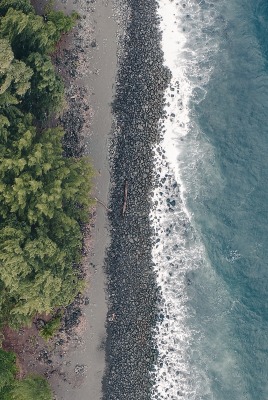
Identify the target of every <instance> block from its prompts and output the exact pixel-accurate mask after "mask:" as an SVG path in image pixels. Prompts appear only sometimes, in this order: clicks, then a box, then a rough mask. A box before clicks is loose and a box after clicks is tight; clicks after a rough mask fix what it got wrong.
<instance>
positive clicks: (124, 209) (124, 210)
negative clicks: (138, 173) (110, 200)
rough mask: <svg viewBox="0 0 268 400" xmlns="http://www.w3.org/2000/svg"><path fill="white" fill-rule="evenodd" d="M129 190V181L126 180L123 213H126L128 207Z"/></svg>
mask: <svg viewBox="0 0 268 400" xmlns="http://www.w3.org/2000/svg"><path fill="white" fill-rule="evenodd" d="M127 190H128V182H127V181H126V182H125V189H124V203H123V209H122V215H123V216H124V215H125V212H126V209H127Z"/></svg>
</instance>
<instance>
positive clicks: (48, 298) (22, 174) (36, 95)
mask: <svg viewBox="0 0 268 400" xmlns="http://www.w3.org/2000/svg"><path fill="white" fill-rule="evenodd" d="M77 18H78V16H77V15H76V14H72V15H70V16H66V15H64V13H62V12H59V11H53V10H52V9H50V10H47V12H46V14H45V15H44V16H39V15H36V13H35V11H34V9H33V7H32V5H31V3H30V1H29V0H1V1H0V327H3V326H10V327H12V328H13V329H19V328H20V327H22V326H27V325H29V324H31V322H32V319H33V318H34V317H35V316H36V315H37V314H40V313H46V314H49V313H52V312H53V311H54V310H56V309H59V308H60V307H64V306H66V305H68V304H70V303H71V302H72V301H73V300H74V298H75V296H76V295H77V294H78V292H79V291H81V290H82V288H83V280H82V278H81V277H80V275H79V268H78V265H79V263H80V261H81V253H82V251H81V250H82V231H81V227H82V226H83V224H84V223H85V222H86V221H87V217H88V208H89V206H90V203H91V200H90V196H89V193H90V177H91V176H92V168H91V165H90V163H89V162H88V160H87V159H85V158H74V157H72V158H70V157H64V156H63V145H62V138H63V135H64V131H63V129H62V128H61V127H55V128H49V127H48V128H43V126H46V123H45V121H47V120H48V118H49V117H50V116H54V117H57V115H59V113H60V112H61V111H62V109H63V107H64V85H63V82H62V80H61V78H60V77H59V76H58V75H57V74H56V72H55V69H54V66H53V64H52V60H51V55H52V54H53V52H54V51H55V48H56V44H57V43H58V41H59V40H60V38H61V37H62V35H63V34H65V33H67V32H68V31H69V30H70V29H72V27H73V26H74V25H75V23H76V20H77ZM17 372H18V371H17V364H16V356H15V354H13V353H12V352H6V351H4V350H3V349H0V398H1V400H50V399H52V394H51V390H50V388H49V386H48V384H47V382H46V380H44V379H43V378H42V377H39V376H28V377H26V378H24V379H21V380H20V379H17V378H16V376H17Z"/></svg>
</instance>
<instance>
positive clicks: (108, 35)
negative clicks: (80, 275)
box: [50, 0, 117, 400]
mask: <svg viewBox="0 0 268 400" xmlns="http://www.w3.org/2000/svg"><path fill="white" fill-rule="evenodd" d="M55 6H56V8H57V9H62V10H65V11H67V12H69V11H71V10H76V11H78V13H79V14H80V15H81V17H82V19H81V21H80V24H79V25H80V26H79V29H78V35H77V32H75V33H74V41H73V42H74V43H76V41H78V42H79V40H80V42H79V43H80V44H81V47H82V53H80V55H81V61H80V64H78V76H77V79H76V80H75V85H78V86H79V87H82V88H86V90H87V96H88V105H89V106H90V108H92V109H93V117H92V118H90V116H89V118H90V121H89V123H88V121H87V122H86V124H85V127H84V132H83V136H84V143H85V147H86V153H87V154H89V155H90V157H91V159H92V161H93V165H94V167H95V169H96V178H95V188H96V189H95V193H94V196H96V197H97V198H98V199H99V200H100V202H98V203H97V206H96V219H95V227H94V229H93V235H92V236H93V242H94V244H93V250H92V254H91V255H90V257H89V258H90V259H89V261H88V263H89V266H88V268H89V276H90V277H89V279H90V283H89V288H88V293H87V294H88V297H89V305H87V306H85V307H84V309H83V312H84V316H85V321H84V323H85V326H84V327H83V326H81V327H80V328H84V332H83V334H82V335H81V337H82V342H81V343H80V345H79V344H78V346H77V344H76V345H75V346H74V347H75V348H74V349H73V350H71V349H70V350H69V351H68V352H67V355H66V356H65V357H64V363H63V365H62V371H61V374H62V377H64V378H63V379H59V377H58V375H52V376H51V377H50V383H51V385H52V387H53V390H54V391H55V393H56V396H57V399H59V400H63V399H64V400H74V399H79V400H98V399H101V398H102V377H103V372H104V368H105V340H106V328H105V323H106V317H107V301H106V278H105V273H104V270H103V266H104V258H105V251H106V247H107V245H108V241H109V235H108V229H107V211H106V209H105V206H104V205H106V204H107V202H108V200H107V198H108V191H109V183H110V175H109V160H108V137H109V133H110V130H111V123H112V117H111V102H112V99H113V93H114V91H113V86H114V82H115V74H116V67H117V58H116V53H117V40H116V31H117V24H116V22H115V19H114V18H113V8H112V3H111V2H110V1H102V0H96V1H94V0H91V1H86V0H79V1H77V0H74V1H65V0H63V1H62V2H61V1H60V0H57V1H56V2H55ZM76 35H77V37H76ZM81 36H82V42H81ZM101 203H103V204H104V205H103V204H101ZM74 374H76V376H75V377H74Z"/></svg>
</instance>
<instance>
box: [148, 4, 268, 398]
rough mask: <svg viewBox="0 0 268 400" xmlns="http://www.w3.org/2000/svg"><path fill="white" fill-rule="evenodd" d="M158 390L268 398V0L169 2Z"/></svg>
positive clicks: (160, 147) (157, 200) (159, 220)
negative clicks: (168, 76)
mask: <svg viewBox="0 0 268 400" xmlns="http://www.w3.org/2000/svg"><path fill="white" fill-rule="evenodd" d="M158 4H159V8H158V15H159V17H160V19H161V30H162V49H163V52H164V59H165V65H166V66H167V67H168V68H169V69H170V71H171V73H172V79H171V82H170V85H169V87H168V89H167V90H166V92H165V103H166V104H165V113H166V114H165V117H164V118H163V119H162V120H161V121H160V123H159V130H160V132H161V135H162V141H161V142H160V144H157V145H155V147H154V164H155V167H154V168H155V177H156V179H155V181H156V188H155V190H154V198H153V208H152V210H151V215H150V217H151V225H152V227H153V229H154V246H153V261H154V270H155V272H156V276H157V284H158V287H159V290H160V293H161V300H160V303H159V307H158V322H157V326H156V328H155V330H154V337H155V341H156V346H157V351H158V360H157V362H156V364H155V366H154V370H153V372H152V375H153V377H154V379H155V383H154V386H153V389H152V399H153V400H175V399H176V400H177V399H185V400H201V399H202V400H212V399H213V400H229V399H230V400H266V399H268V357H267V355H268V345H267V332H268V310H267V307H268V303H267V294H268V265H267V264H268V261H267V260H268V245H267V242H268V201H267V200H268V179H267V178H268V156H267V152H268V123H267V115H268V58H267V57H268V2H267V1H265V0H185V1H176V0H174V1H171V0H159V1H158Z"/></svg>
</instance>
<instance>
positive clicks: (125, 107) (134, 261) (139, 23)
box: [103, 0, 170, 400]
mask: <svg viewBox="0 0 268 400" xmlns="http://www.w3.org/2000/svg"><path fill="white" fill-rule="evenodd" d="M127 5H128V9H129V14H130V16H131V18H130V21H129V24H128V26H127V29H126V35H125V38H124V42H123V50H122V57H121V60H120V61H121V62H120V65H119V70H118V76H117V86H116V97H115V101H114V103H113V113H114V117H115V124H114V126H113V128H114V129H113V139H112V145H111V148H110V157H111V166H112V168H111V183H112V184H111V193H110V204H109V208H111V213H110V214H109V221H110V226H111V245H110V247H109V250H108V253H107V261H106V270H107V277H108V292H109V315H110V316H112V318H110V320H109V321H108V325H107V332H108V340H107V346H106V373H105V378H104V390H103V392H104V398H103V399H104V400H124V399H128V400H137V399H138V400H149V399H150V395H151V386H152V383H153V380H154V376H153V365H154V364H155V361H156V358H157V349H156V346H155V342H154V337H153V329H154V328H155V325H156V321H157V318H158V314H157V311H158V308H157V306H158V299H159V295H160V293H159V290H158V288H157V285H156V280H155V273H154V269H153V261H152V244H153V243H152V226H151V222H150V211H151V207H152V191H153V188H154V187H155V184H156V180H157V177H155V176H154V156H153V145H154V144H156V143H157V142H159V140H160V134H159V121H160V118H161V117H163V115H164V111H163V108H164V90H165V89H166V86H167V83H168V81H169V79H170V73H169V71H168V70H167V69H166V68H165V67H164V66H163V52H162V49H161V32H160V26H159V18H158V16H157V3H156V1H154V0H145V1H136V0H128V2H127ZM126 182H127V185H128V196H127V206H126V210H125V212H123V213H122V210H123V208H125V207H124V188H125V185H126ZM122 214H123V215H122Z"/></svg>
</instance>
